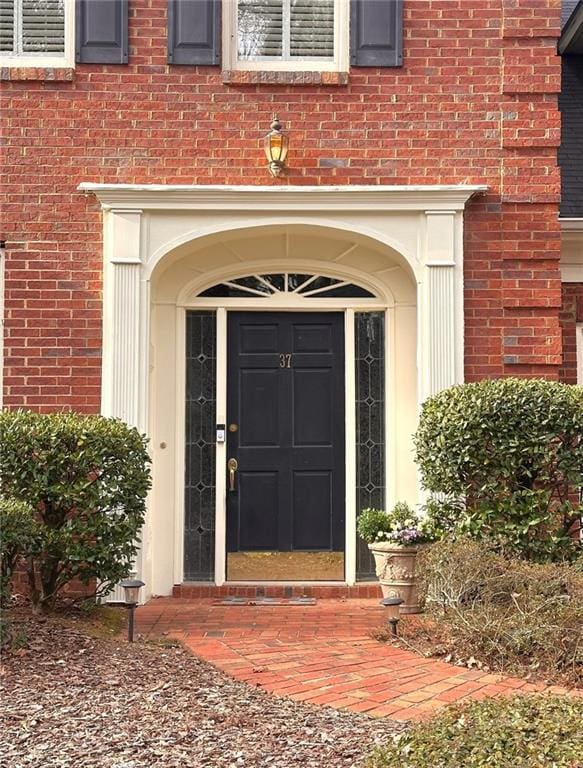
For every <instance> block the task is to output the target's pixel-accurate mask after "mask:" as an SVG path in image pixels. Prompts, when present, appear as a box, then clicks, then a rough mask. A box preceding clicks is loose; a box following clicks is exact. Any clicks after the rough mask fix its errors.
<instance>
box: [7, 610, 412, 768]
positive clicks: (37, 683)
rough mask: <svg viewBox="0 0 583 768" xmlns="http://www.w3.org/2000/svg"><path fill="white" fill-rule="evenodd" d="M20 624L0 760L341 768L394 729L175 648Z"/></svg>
mask: <svg viewBox="0 0 583 768" xmlns="http://www.w3.org/2000/svg"><path fill="white" fill-rule="evenodd" d="M25 623H26V626H24V627H23V628H22V631H24V632H25V633H26V636H27V637H28V647H26V648H24V649H22V650H20V651H18V650H17V651H15V652H13V653H10V654H5V655H4V659H3V668H2V679H1V682H2V700H3V705H2V711H1V715H0V734H1V735H0V765H2V766H10V768H73V766H75V768H195V767H196V768H199V767H200V768H207V767H208V768H240V767H243V768H263V767H264V766H265V767H266V768H295V767H296V766H297V767H298V768H299V766H301V767H302V768H312V766H314V767H315V766H317V767H318V768H324V766H325V768H336V767H338V768H340V767H343V766H359V765H361V764H362V761H363V758H364V757H365V756H366V755H367V754H368V753H369V752H370V751H371V749H372V748H373V746H374V745H375V744H378V743H382V742H386V741H387V740H388V739H390V737H391V735H392V734H394V733H397V732H399V731H401V730H402V729H403V726H402V724H399V723H395V722H392V721H390V720H374V719H372V718H369V717H367V716H366V715H360V714H356V713H348V712H343V711H337V710H334V709H330V708H318V707H312V706H309V705H304V704H300V703H296V702H293V701H291V700H289V699H285V698H274V697H272V696H270V695H268V694H266V693H264V692H263V691H261V690H258V689H255V688H252V687H250V686H248V685H246V684H244V683H240V682H237V681H235V680H232V679H231V678H229V677H227V676H226V675H224V674H223V673H222V672H219V671H218V670H216V669H215V668H213V667H212V666H210V665H208V664H206V663H203V662H201V661H199V660H198V659H196V658H195V657H194V656H192V655H191V654H190V653H189V652H187V651H186V650H184V649H183V648H182V647H172V646H167V645H166V646H164V645H154V644H149V643H144V642H137V643H134V644H133V645H130V644H128V643H126V642H123V641H120V640H109V639H102V638H98V637H93V636H90V635H88V634H87V632H86V631H85V630H84V628H83V626H82V625H81V624H79V623H78V624H77V625H75V624H73V623H71V622H62V621H55V620H52V619H49V620H47V621H45V622H34V621H32V620H31V619H27V620H26V622H25Z"/></svg>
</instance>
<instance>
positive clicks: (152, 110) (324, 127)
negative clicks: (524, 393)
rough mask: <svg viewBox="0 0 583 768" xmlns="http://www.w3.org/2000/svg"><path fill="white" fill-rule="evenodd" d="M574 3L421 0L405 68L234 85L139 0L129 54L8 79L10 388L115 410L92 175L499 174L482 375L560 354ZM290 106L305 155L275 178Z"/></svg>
mask: <svg viewBox="0 0 583 768" xmlns="http://www.w3.org/2000/svg"><path fill="white" fill-rule="evenodd" d="M559 6H560V0H405V40H404V66H403V67H402V68H400V69H384V70H382V69H381V70H375V69H355V70H352V71H351V73H350V79H349V83H348V84H347V85H344V86H296V85H294V86H292V85H284V84H265V85H225V84H223V82H222V79H221V73H220V69H219V68H213V67H207V68H203V67H201V68H190V67H169V66H167V64H166V20H165V14H166V3H165V2H164V0H132V2H131V3H130V64H129V65H128V66H97V65H92V66H88V65H85V66H79V67H78V68H77V70H76V72H75V74H74V77H73V79H72V80H70V81H68V82H67V81H63V82H56V81H53V82H51V81H45V82H38V81H34V80H28V81H22V82H19V81H17V80H11V81H10V82H5V83H3V86H4V88H3V116H4V122H5V132H4V136H5V139H6V141H7V147H6V150H5V152H4V155H3V163H4V170H5V182H6V183H5V185H4V187H3V193H4V196H5V197H4V209H3V219H4V222H5V233H4V236H5V238H6V240H7V248H8V250H7V265H8V271H7V283H6V288H7V339H6V374H7V375H6V388H7V392H6V400H5V402H6V403H7V404H8V405H10V406H19V405H24V406H28V407H34V408H37V407H41V408H45V409H49V410H50V409H54V408H57V407H74V408H78V409H80V410H85V411H92V410H97V409H98V407H99V376H100V344H101V341H100V324H101V314H100V301H101V295H100V290H101V279H100V263H101V214H100V210H99V208H98V205H97V203H96V201H95V199H94V198H93V197H87V198H86V197H84V196H83V195H80V194H78V193H77V192H76V191H75V190H76V186H77V184H78V183H79V182H81V181H93V182H126V183H131V182H141V183H148V182H150V183H192V184H199V183H200V184H209V183H212V184H223V183H229V184H269V183H274V184H281V183H284V184H457V183H468V184H484V183H485V184H488V185H489V186H490V188H491V191H490V193H489V194H488V195H487V196H486V197H485V198H483V199H480V200H478V201H476V202H474V203H472V204H471V206H470V208H469V211H468V214H467V217H466V257H465V258H466V262H465V264H466V279H467V290H466V307H467V321H466V349H467V353H466V374H467V377H468V378H470V379H475V378H479V377H482V376H494V375H512V374H519V375H532V374H535V375H542V376H548V377H556V376H557V374H558V366H559V364H560V360H561V337H560V329H559V317H558V314H559V305H560V299H561V294H560V280H559V270H558V259H559V229H558V223H557V205H558V193H559V175H558V171H557V168H556V147H557V142H558V138H559V116H558V113H557V103H556V102H557V91H558V89H559V86H560V61H559V59H558V58H557V57H556V55H555V49H556V37H557V35H558V32H559V17H560V7H559ZM275 110H277V112H278V113H279V115H280V117H281V119H282V120H283V121H284V123H285V126H286V128H287V129H288V130H289V133H290V137H291V149H290V155H289V164H290V170H289V174H288V175H287V177H286V178H285V180H283V181H270V179H269V176H268V175H267V174H266V171H265V168H264V159H263V157H262V149H261V137H262V135H263V134H264V133H266V132H267V130H268V126H269V122H270V118H271V115H272V113H273V112H274V111H275Z"/></svg>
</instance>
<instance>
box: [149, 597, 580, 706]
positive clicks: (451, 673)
mask: <svg viewBox="0 0 583 768" xmlns="http://www.w3.org/2000/svg"><path fill="white" fill-rule="evenodd" d="M406 620H407V618H406V617H405V618H404V621H406ZM384 622H385V615H384V612H383V609H382V608H381V607H380V606H379V604H378V600H345V601H343V600H318V602H317V603H316V605H313V606H298V605H281V606H266V605H228V606H226V605H219V604H217V601H216V600H212V599H210V600H209V599H200V600H195V601H192V600H184V599H177V598H157V599H154V600H151V601H150V602H149V603H148V604H147V605H145V606H142V607H141V608H139V609H138V611H137V630H138V632H140V633H141V634H144V635H147V636H150V637H156V636H161V635H164V636H169V637H173V638H178V639H180V640H182V641H183V642H184V643H185V644H186V646H187V647H188V648H190V649H191V650H192V651H193V653H195V654H196V655H197V656H199V657H200V658H202V659H205V660H206V661H208V662H210V663H211V664H214V665H215V666H217V667H219V668H220V669H222V670H224V671H225V672H227V673H228V674H230V675H232V676H233V677H236V678H238V679H240V680H244V681H246V682H247V683H249V684H251V685H256V686H259V687H261V688H264V689H265V690H266V691H270V692H271V693H274V694H275V695H278V696H289V697H290V698H292V699H296V700H298V701H306V702H309V703H311V704H327V705H329V706H332V707H337V708H339V709H350V710H353V711H356V712H367V713H369V714H370V715H374V716H378V717H382V716H390V717H392V718H394V719H397V720H419V719H422V718H424V717H427V716H429V715H431V713H433V712H434V711H435V710H437V709H440V708H441V707H443V706H445V705H447V704H448V703H450V702H452V701H460V700H464V699H482V698H485V697H487V696H493V695H496V694H500V693H510V692H512V691H516V690H521V691H534V690H550V691H553V692H557V693H559V692H561V693H566V690H565V689H564V688H559V687H558V686H553V687H551V688H548V689H545V686H543V685H533V684H529V683H526V682H525V681H523V680H518V679H516V678H511V677H501V676H500V675H493V674H484V673H483V672H480V671H477V670H468V669H463V668H460V667H454V666H453V665H451V664H446V663H445V662H442V661H436V660H435V659H425V658H422V657H420V656H418V655H416V654H414V653H411V652H409V651H406V650H402V649H400V648H394V647H392V646H390V645H385V644H382V643H378V642H377V641H376V640H373V639H372V638H371V637H370V632H371V631H372V630H374V629H376V628H378V627H379V626H381V625H382V624H384ZM578 694H579V695H583V691H580V692H578Z"/></svg>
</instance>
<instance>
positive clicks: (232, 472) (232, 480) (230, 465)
mask: <svg viewBox="0 0 583 768" xmlns="http://www.w3.org/2000/svg"><path fill="white" fill-rule="evenodd" d="M238 466H239V464H238V462H237V459H229V461H228V462H227V467H228V469H229V490H230V491H234V490H235V472H236V471H237V467H238Z"/></svg>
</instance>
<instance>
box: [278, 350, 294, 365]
mask: <svg viewBox="0 0 583 768" xmlns="http://www.w3.org/2000/svg"><path fill="white" fill-rule="evenodd" d="M291 357H292V356H291V352H286V353H285V354H281V355H280V356H279V367H280V368H291Z"/></svg>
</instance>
